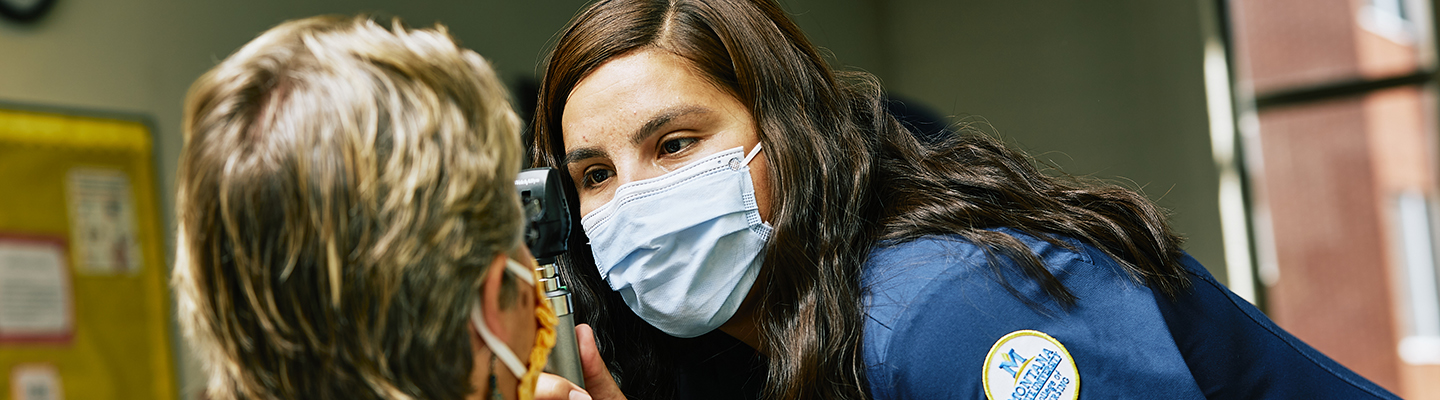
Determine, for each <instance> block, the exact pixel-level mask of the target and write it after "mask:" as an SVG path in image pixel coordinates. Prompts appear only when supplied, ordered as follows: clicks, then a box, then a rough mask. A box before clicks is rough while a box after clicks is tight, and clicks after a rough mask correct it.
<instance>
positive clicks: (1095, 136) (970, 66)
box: [0, 0, 1224, 398]
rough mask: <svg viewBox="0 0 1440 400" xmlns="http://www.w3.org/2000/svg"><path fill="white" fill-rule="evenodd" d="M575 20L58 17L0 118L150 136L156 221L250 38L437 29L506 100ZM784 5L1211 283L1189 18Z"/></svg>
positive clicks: (3, 90) (479, 9)
mask: <svg viewBox="0 0 1440 400" xmlns="http://www.w3.org/2000/svg"><path fill="white" fill-rule="evenodd" d="M582 3H583V2H581V1H576V0H565V1H555V0H545V1H495V0H491V1H479V0H470V1H458V0H457V1H449V2H438V1H400V0H395V1H380V0H365V1H344V0H325V1H319V0H311V1H288V0H250V1H239V0H230V1H223V0H205V1H182V0H133V1H113V0H60V1H59V3H58V4H57V5H56V7H55V9H54V10H53V12H52V14H51V15H49V16H48V17H47V18H46V19H45V20H43V21H41V22H39V23H38V24H36V25H33V26H17V25H15V24H14V23H11V22H6V21H0V102H5V103H19V104H26V105H37V106H46V107H62V108H80V109H91V110H101V111H111V112H114V111H118V112H126V113H135V114H141V115H145V116H148V117H149V118H151V119H152V120H153V121H154V125H155V128H156V139H157V140H156V153H157V155H156V157H157V160H156V161H157V162H156V165H157V166H158V169H159V171H158V174H159V175H160V176H159V178H160V182H161V183H162V190H163V193H162V194H161V197H162V198H163V199H164V200H165V203H164V207H165V210H164V214H165V215H166V216H167V218H169V215H170V214H172V213H173V204H172V202H173V199H172V197H173V196H171V195H170V193H173V188H174V175H175V163H176V157H177V153H178V150H179V147H180V135H179V125H180V112H181V104H182V102H183V99H184V95H185V90H186V89H187V88H188V87H189V85H190V82H191V81H193V80H194V79H195V78H196V77H198V76H199V75H200V74H201V73H203V72H204V71H205V70H206V69H208V68H209V67H211V66H212V65H214V63H215V62H216V61H218V60H220V59H223V58H224V57H225V56H226V55H228V54H229V53H230V52H232V51H234V50H235V49H236V48H238V47H239V46H241V45H243V44H244V43H245V42H246V41H248V40H249V39H251V38H253V37H254V36H255V35H256V34H258V33H259V32H261V31H263V30H264V29H266V28H268V27H270V26H273V25H275V24H277V23H279V22H281V21H284V20H286V19H291V18H298V17H304V16H310V15H315V14H322V13H356V12H375V13H378V14H380V15H398V16H401V17H404V18H405V20H406V21H407V22H408V23H409V24H410V25H412V26H421V25H429V24H431V23H433V22H436V21H440V22H444V23H445V24H447V25H449V26H450V28H451V31H452V33H453V34H454V35H455V36H456V37H457V38H459V39H460V40H461V41H462V43H463V44H464V45H466V46H467V47H470V48H473V49H476V50H477V51H479V52H480V53H481V54H483V55H485V56H486V57H487V58H490V59H491V61H492V62H493V63H494V64H495V66H496V67H497V69H499V70H500V72H501V75H502V78H504V79H505V80H506V81H507V82H512V83H513V82H515V81H516V80H518V79H520V78H524V77H530V76H533V75H534V71H535V70H536V69H537V68H538V67H537V66H538V63H539V62H540V60H541V57H542V56H543V49H544V48H545V45H546V44H547V42H548V41H549V40H550V39H551V37H552V35H554V34H555V32H556V31H557V30H559V29H560V28H561V27H562V26H563V25H564V24H565V22H566V21H567V20H568V19H569V17H570V16H571V15H572V14H573V13H574V12H575V11H576V10H578V9H579V8H580V4H582ZM782 3H784V4H785V5H786V7H787V9H788V10H789V11H790V12H791V14H792V15H793V16H794V18H795V19H796V20H797V22H798V23H799V24H800V25H801V27H802V28H804V29H805V30H806V32H807V33H808V34H809V35H811V38H812V40H813V41H814V42H815V43H816V44H818V45H821V46H823V47H825V48H827V49H829V50H830V52H831V53H833V55H834V57H835V60H837V61H838V62H839V63H840V64H845V65H850V66H853V67H856V68H860V69H864V70H867V71H870V72H872V73H875V74H876V75H878V76H879V77H881V78H882V79H883V80H884V81H885V83H886V84H887V85H888V86H889V87H890V88H891V89H892V91H893V92H895V93H897V94H900V95H904V96H908V97H911V98H914V99H918V100H920V101H922V102H925V103H928V104H929V105H931V106H933V107H934V108H936V109H937V110H938V111H939V112H941V113H942V114H946V115H959V116H964V115H979V116H983V117H985V118H987V119H988V120H989V121H990V122H991V124H993V125H994V126H995V127H996V129H997V130H998V131H999V132H1000V133H1001V134H1002V135H1005V136H1006V137H1008V138H1011V139H1012V141H1018V142H1019V143H1021V144H1022V145H1023V146H1024V147H1025V148H1027V149H1029V150H1031V151H1033V152H1035V154H1036V155H1038V156H1039V158H1040V159H1042V160H1048V161H1053V162H1055V163H1058V164H1059V165H1061V166H1063V167H1064V168H1065V169H1066V170H1067V171H1068V172H1072V173H1077V174H1096V175H1098V176H1101V177H1109V178H1120V177H1123V178H1124V179H1125V180H1127V181H1133V184H1134V185H1138V186H1141V187H1144V189H1145V191H1146V193H1147V194H1148V195H1149V196H1150V197H1151V198H1152V199H1157V200H1159V201H1160V203H1161V204H1162V205H1164V206H1166V207H1169V208H1170V209H1171V210H1173V211H1174V212H1175V223H1176V226H1177V228H1178V229H1179V230H1180V231H1181V232H1183V233H1185V234H1187V235H1188V236H1189V237H1190V238H1191V239H1190V244H1189V249H1190V251H1191V252H1192V254H1194V255H1195V256H1196V257H1197V258H1199V259H1200V260H1201V261H1202V262H1204V263H1205V264H1206V265H1207V266H1208V267H1210V268H1211V270H1212V271H1215V272H1216V273H1217V274H1222V273H1223V271H1224V265H1223V263H1222V260H1223V257H1222V250H1221V248H1220V233H1219V232H1220V228H1219V217H1218V211H1217V209H1218V206H1217V205H1216V189H1215V185H1216V184H1215V181H1216V173H1215V171H1214V167H1213V164H1212V162H1211V161H1210V153H1209V148H1210V147H1209V142H1208V133H1207V130H1206V129H1207V127H1206V122H1205V121H1206V117H1205V103H1204V101H1205V99H1204V92H1203V90H1202V81H1201V80H1202V77H1201V71H1200V56H1201V54H1200V45H1201V42H1200V40H1201V38H1200V28H1199V26H1198V24H1199V17H1198V15H1197V13H1198V9H1197V8H1196V6H1195V4H1194V3H1193V2H1154V1H1146V0H1124V1H1114V2H1098V3H1096V2H1054V1H1040V0H1019V1H1003V2H1002V1H992V2H953V1H938V0H894V1H883V0H836V1H820V0H783V1H782ZM171 222H172V221H170V220H168V219H167V220H166V221H165V223H166V226H172V225H171ZM168 240H173V238H171V239H168ZM178 354H180V357H181V358H182V359H185V360H187V361H185V362H182V363H181V365H182V367H181V373H180V380H181V385H182V387H183V389H182V395H183V397H184V398H192V396H193V395H194V394H195V393H197V390H196V389H198V387H199V386H200V385H201V383H202V382H200V381H199V380H198V376H197V373H196V370H195V369H194V364H193V362H191V361H188V357H186V356H185V355H186V354H188V353H186V352H184V351H183V349H182V350H181V351H179V352H178Z"/></svg>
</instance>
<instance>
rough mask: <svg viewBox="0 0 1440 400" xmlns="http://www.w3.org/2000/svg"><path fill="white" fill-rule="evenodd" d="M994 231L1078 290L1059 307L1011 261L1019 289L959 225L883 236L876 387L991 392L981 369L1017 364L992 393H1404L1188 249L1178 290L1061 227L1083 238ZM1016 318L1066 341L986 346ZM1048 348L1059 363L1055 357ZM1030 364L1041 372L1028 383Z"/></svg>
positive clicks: (875, 307)
mask: <svg viewBox="0 0 1440 400" xmlns="http://www.w3.org/2000/svg"><path fill="white" fill-rule="evenodd" d="M997 231H999V232H1003V233H1008V234H1010V235H1012V236H1014V237H1015V238H1017V239H1019V240H1020V241H1021V242H1023V243H1025V244H1026V245H1027V246H1029V247H1030V248H1031V249H1032V250H1034V251H1035V253H1036V255H1037V256H1038V257H1040V260H1041V261H1042V262H1043V263H1044V265H1045V266H1046V268H1048V269H1049V270H1050V272H1051V273H1052V274H1054V275H1055V277H1056V278H1058V279H1059V280H1060V282H1061V283H1063V284H1064V285H1065V287H1066V288H1068V289H1069V290H1070V291H1071V292H1072V293H1074V294H1075V295H1076V296H1077V297H1078V300H1077V302H1076V303H1075V304H1074V305H1073V306H1071V307H1069V308H1062V307H1061V306H1060V305H1059V304H1058V303H1057V302H1055V301H1054V300H1053V299H1051V298H1050V297H1049V296H1047V295H1045V293H1044V291H1043V290H1041V288H1040V286H1039V285H1038V284H1036V283H1034V282H1033V281H1032V280H1031V279H1028V278H1024V277H1022V276H1021V275H1019V272H1018V269H1016V268H1011V266H1009V265H1005V266H1002V268H1001V270H1002V271H1009V272H1006V273H1004V274H1003V279H1005V281H1007V282H1009V283H1010V284H1011V285H1012V286H1013V287H1014V288H1015V289H1016V290H1017V291H1018V293H1016V294H1012V293H1011V292H1009V291H1007V290H1005V288H1004V287H1003V286H1001V285H1000V284H999V283H998V282H999V279H1002V278H1001V277H1000V276H997V274H996V272H994V269H992V268H991V267H990V266H989V263H990V262H991V261H990V259H989V258H988V257H987V256H986V254H985V251H984V250H982V249H981V248H980V247H979V246H976V245H974V244H972V243H970V242H968V241H966V240H964V239H963V238H960V237H958V236H936V237H929V238H925V239H921V240H915V241H911V242H906V243H903V244H897V245H889V246H881V247H880V248H877V249H876V250H875V251H874V252H873V253H872V254H871V259H870V261H869V262H868V264H867V265H866V268H865V274H864V277H863V283H864V285H865V287H866V293H865V300H866V302H867V311H866V316H867V318H866V321H865V343H864V346H865V349H864V352H865V353H864V357H865V364H866V367H867V378H868V379H869V382H870V389H871V394H872V395H873V397H874V398H875V399H877V400H879V399H985V398H986V396H985V391H986V390H987V389H986V387H985V383H984V382H983V380H984V379H983V376H986V373H987V372H986V370H992V371H990V372H988V373H989V374H990V376H999V377H1009V376H1013V377H1014V378H1013V382H1014V385H1015V387H1016V388H1017V389H1010V388H1008V387H1006V388H998V387H999V386H1004V385H1008V384H1011V383H1010V382H1011V381H1010V380H1007V378H1001V380H1002V381H1004V382H1002V383H1003V384H1001V385H992V386H997V388H998V389H997V388H992V389H993V390H995V391H996V392H997V393H998V394H997V395H996V397H995V398H996V399H1010V398H1012V397H1013V398H1017V399H1029V398H1035V399H1041V398H1046V397H1047V396H1049V398H1060V399H1067V398H1068V397H1063V396H1056V395H1057V394H1059V393H1061V392H1059V391H1058V390H1063V389H1064V388H1065V387H1066V385H1067V384H1069V385H1072V386H1073V385H1076V384H1078V386H1079V396H1080V397H1079V398H1080V399H1121V398H1152V399H1201V398H1211V399H1287V398H1295V399H1307V400H1317V399H1373V398H1382V399H1395V398H1398V397H1396V396H1395V395H1394V394H1391V393H1390V392H1387V391H1385V389H1383V388H1381V387H1380V386H1378V385H1376V384H1374V383H1372V382H1370V381H1369V380H1366V379H1365V378H1362V377H1360V376H1359V375H1356V374H1355V373H1354V372H1351V371H1350V370H1349V369H1346V368H1345V367H1343V366H1341V365H1340V364H1338V363H1336V362H1334V361H1333V360H1331V359H1330V358H1329V357H1326V356H1325V355H1323V354H1320V352H1318V351H1316V350H1315V349H1313V348H1311V347H1310V346H1308V345H1306V344H1305V343H1303V342H1301V341H1300V340H1299V339H1296V338H1295V337H1294V336H1292V335H1290V334H1289V333H1287V332H1285V331H1284V330H1282V329H1280V327H1278V326H1276V325H1275V324H1274V323H1273V322H1271V321H1270V319H1269V318H1267V317H1265V315H1263V314H1261V313H1260V311H1259V310H1257V309H1255V307H1254V306H1252V305H1251V304H1250V303H1248V302H1246V301H1245V300H1243V299H1240V298H1239V297H1237V296H1236V295H1235V294H1234V293H1231V292H1230V291H1229V290H1228V289H1226V288H1225V287H1224V286H1222V285H1221V284H1220V283H1219V282H1216V281H1215V279H1214V278H1213V277H1212V276H1210V274H1209V272H1207V271H1206V270H1205V268H1204V267H1203V266H1201V265H1200V264H1199V263H1198V262H1196V261H1195V260H1194V259H1193V258H1191V257H1189V256H1188V255H1187V256H1186V257H1185V259H1184V261H1183V262H1184V265H1185V268H1186V269H1187V270H1188V272H1189V274H1190V281H1191V286H1192V287H1191V288H1190V290H1189V291H1187V292H1186V293H1184V294H1182V295H1180V296H1179V297H1178V298H1174V299H1171V298H1170V297H1168V296H1165V295H1164V294H1162V293H1159V292H1155V291H1151V290H1150V289H1149V288H1148V287H1146V286H1144V285H1141V284H1138V283H1136V282H1135V281H1134V280H1132V279H1131V278H1130V276H1129V275H1127V274H1126V272H1125V271H1124V270H1123V269H1122V268H1121V267H1120V266H1119V265H1118V264H1116V263H1115V262H1114V261H1113V260H1112V259H1110V258H1109V257H1108V256H1106V255H1105V254H1104V253H1103V252H1101V251H1100V250H1098V249H1096V248H1094V247H1091V246H1089V245H1084V244H1082V243H1080V242H1079V241H1076V240H1071V239H1062V240H1064V241H1065V242H1066V243H1069V244H1071V245H1072V246H1073V247H1074V248H1075V249H1076V250H1078V251H1076V250H1071V249H1067V248H1065V247H1063V246H1056V245H1053V244H1050V243H1048V242H1046V241H1044V240H1040V239H1038V238H1035V237H1033V236H1029V235H1026V234H1024V233H1021V232H1019V231H1016V230H1012V229H998V230H997ZM996 262H1001V263H1008V262H1009V261H1008V260H1006V259H1004V258H1002V257H998V256H997V258H996ZM1017 294H1018V295H1019V296H1020V297H1023V298H1026V299H1029V300H1031V301H1033V302H1034V303H1035V304H1038V307H1035V306H1027V305H1026V304H1025V302H1023V301H1021V300H1020V297H1017ZM1018 331H1038V332H1041V333H1043V334H1045V335H1048V336H1049V337H1050V338H1053V339H1054V340H1055V341H1057V342H1058V343H1059V345H1060V346H1052V347H1048V348H1049V349H1055V350H1054V351H1053V352H1052V351H1050V350H1035V349H1028V350H1027V349H1024V348H1022V350H1021V351H1018V352H1011V351H1007V350H1006V349H1000V350H999V351H996V352H994V353H995V354H994V355H993V356H992V355H991V353H992V351H991V350H992V346H994V347H996V348H999V347H1001V346H997V342H998V341H1000V340H1001V339H1002V338H1009V337H1014V335H1011V334H1012V333H1015V332H1018ZM1007 335H1011V336H1007ZM1007 343H1009V342H1007ZM1036 343H1041V344H1044V343H1043V342H1036ZM1007 346H1008V345H1007ZM1047 346H1048V345H1047ZM1062 347H1063V351H1062V350H1060V348H1062ZM1042 352H1043V353H1044V354H1043V355H1042V354H1041V353H1042ZM1025 361H1030V362H1029V363H1025ZM1042 361H1054V362H1053V363H1049V364H1048V366H1049V369H1046V368H1045V366H1046V365H1047V363H1046V362H1042ZM987 362H988V364H987ZM1066 362H1072V363H1073V364H1072V365H1073V368H1074V370H1073V371H1074V373H1078V379H1075V381H1078V382H1072V381H1071V380H1070V379H1068V378H1065V379H1063V380H1062V377H1061V376H1062V375H1064V373H1062V372H1059V371H1057V370H1056V368H1057V367H1056V366H1057V365H1060V366H1061V367H1059V368H1062V369H1063V368H1064V367H1063V365H1065V363H1066ZM1028 364H1035V365H1033V366H1029V368H1028V369H1026V367H1025V366H1026V365H1028ZM1027 371H1028V372H1027ZM1036 371H1039V373H1038V375H1037V372H1036ZM1035 376H1040V377H1041V379H1040V380H1038V381H1036V382H1031V381H1032V380H1033V379H1030V378H1032V377H1035ZM1046 377H1049V378H1048V379H1049V381H1048V384H1047V382H1046V381H1045V380H1044V379H1047V378H1046ZM994 379H996V378H992V379H991V382H1000V381H996V380H994ZM1032 383H1033V384H1034V385H1035V386H1025V385H1030V384H1032ZM1022 386H1024V387H1022Z"/></svg>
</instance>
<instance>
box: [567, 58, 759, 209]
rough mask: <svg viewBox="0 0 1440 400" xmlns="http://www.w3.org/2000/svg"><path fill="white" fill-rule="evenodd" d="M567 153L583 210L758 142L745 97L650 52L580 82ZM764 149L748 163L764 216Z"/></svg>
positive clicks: (570, 113) (572, 102)
mask: <svg viewBox="0 0 1440 400" xmlns="http://www.w3.org/2000/svg"><path fill="white" fill-rule="evenodd" d="M560 125H561V129H562V130H563V132H564V142H565V156H564V159H563V160H562V161H561V163H562V164H563V165H564V168H566V169H567V170H568V173H569V174H570V177H571V179H574V182H575V186H576V192H578V193H579V195H580V213H581V215H589V214H590V212H591V211H594V210H595V209H596V208H599V207H600V206H602V205H604V204H605V203H607V202H609V201H610V199H611V198H612V197H614V195H615V189H616V188H618V187H620V186H621V185H624V184H626V183H630V182H634V181H638V180H643V179H648V178H654V177H657V176H660V175H662V174H664V173H666V172H668V171H674V170H676V169H678V168H680V167H683V166H685V165H687V164H689V163H690V162H692V161H695V160H699V159H701V158H704V157H705V156H708V155H711V154H715V153H718V152H720V151H724V150H729V149H733V148H736V147H741V146H743V147H744V148H745V151H746V152H747V153H748V152H749V151H750V150H751V149H753V148H754V146H755V145H756V144H758V143H759V142H760V139H759V136H758V135H757V133H756V129H755V121H754V119H753V118H751V116H750V112H749V110H748V109H746V108H745V105H743V104H741V103H740V101H739V100H736V99H735V97H733V96H731V95H730V94H729V93H727V92H725V91H723V90H721V89H719V88H717V87H716V86H714V85H712V84H711V83H710V82H709V81H707V80H705V78H703V77H702V76H701V75H699V74H698V73H696V72H695V71H693V70H691V68H690V67H689V64H688V61H687V60H685V59H684V58H681V57H679V56H676V55H674V54H671V53H668V52H665V51H663V50H654V49H646V50H640V51H636V52H632V53H629V54H626V55H623V56H620V57H616V58H614V59H612V60H610V61H608V62H606V63H605V64H602V65H601V66H600V68H597V69H596V70H595V71H594V72H592V73H591V74H590V75H589V76H587V77H585V79H582V80H580V82H579V83H578V84H577V85H575V89H574V90H573V91H571V92H570V97H569V99H568V100H567V101H566V102H565V110H564V111H563V114H562V115H561V121H560ZM765 152H766V151H765V150H761V154H760V155H758V156H756V157H755V159H754V160H752V161H751V162H750V168H751V171H752V172H751V174H750V176H751V178H752V179H753V180H754V184H755V197H756V200H757V201H756V203H757V204H756V205H757V206H759V209H760V216H761V218H763V219H764V220H767V221H768V220H769V219H770V185H769V179H768V175H767V174H766V171H767V164H766V161H765V160H766V157H765V154H764V153H765Z"/></svg>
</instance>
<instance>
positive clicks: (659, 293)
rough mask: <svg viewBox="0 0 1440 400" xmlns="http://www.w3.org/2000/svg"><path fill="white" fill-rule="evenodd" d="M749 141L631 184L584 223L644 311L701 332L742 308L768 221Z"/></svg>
mask: <svg viewBox="0 0 1440 400" xmlns="http://www.w3.org/2000/svg"><path fill="white" fill-rule="evenodd" d="M759 152H760V145H759V144H756V145H755V148H754V150H752V151H751V152H750V154H748V155H746V154H745V150H744V147H737V148H734V149H730V150H726V151H722V152H719V153H716V154H714V155H711V156H709V157H706V158H704V159H701V160H699V161H696V162H694V163H691V164H690V165H686V166H684V167H681V168H679V169H676V170H674V171H671V172H668V173H665V174H664V175H661V176H658V177H655V178H651V179H646V180H640V181H635V182H630V183H627V184H625V185H622V186H620V187H619V188H617V189H616V190H615V197H614V198H613V199H611V200H610V202H609V203H606V204H605V205H602V206H600V207H599V208H597V209H596V210H595V211H593V212H591V213H590V214H589V215H586V216H585V217H584V218H583V219H581V220H580V224H581V225H583V226H584V228H585V234H586V235H587V236H589V237H590V247H591V250H592V251H593V252H594V254H595V264H596V266H597V267H599V270H600V275H601V276H603V277H604V278H605V281H606V282H608V283H609V284H610V288H611V289H612V290H615V291H616V292H619V293H620V296H621V297H622V298H623V299H624V300H625V304H626V305H628V306H630V309H631V310H633V311H635V314H636V315H639V316H640V318H642V319H644V320H645V321H646V322H649V323H650V325H653V326H655V327H656V328H659V329H660V330H661V331H664V332H665V333H667V334H670V335H671V336H676V337H695V336H700V335H702V334H705V333H707V332H710V331H712V330H715V328H718V327H720V325H722V324H724V323H725V321H728V320H729V319H730V317H732V316H734V315H735V311H736V310H737V309H739V307H740V303H741V302H742V301H744V300H745V296H746V295H747V294H748V293H749V292H750V287H751V286H752V285H754V283H755V277H756V276H757V275H758V274H759V271H760V262H761V259H762V257H761V254H763V253H764V249H765V242H766V241H767V240H769V238H770V232H771V230H772V228H771V227H770V224H767V223H765V222H764V221H761V219H760V210H759V208H758V207H757V206H756V202H755V187H754V183H753V181H752V180H751V177H750V167H749V164H750V160H752V159H754V157H755V155H756V154H759Z"/></svg>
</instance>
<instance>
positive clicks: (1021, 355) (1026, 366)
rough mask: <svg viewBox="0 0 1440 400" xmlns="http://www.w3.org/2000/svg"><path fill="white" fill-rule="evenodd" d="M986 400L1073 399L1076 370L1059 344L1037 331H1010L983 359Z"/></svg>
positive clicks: (1077, 384)
mask: <svg viewBox="0 0 1440 400" xmlns="http://www.w3.org/2000/svg"><path fill="white" fill-rule="evenodd" d="M982 377H983V379H984V382H985V398H987V399H989V400H1075V399H1076V398H1078V397H1080V371H1079V370H1078V369H1076V368H1075V360H1074V359H1073V358H1071V357H1070V352H1069V351H1067V350H1065V346H1064V345H1061V344H1060V341H1058V340H1055V338H1053V337H1050V335H1047V334H1045V333H1044V332H1040V331H1033V330H1019V331H1015V332H1010V333H1009V334H1007V335H1005V336H1004V337H1001V338H1000V340H998V341H996V342H995V345H994V346H991V347H990V353H989V355H987V356H985V371H984V372H983V375H982Z"/></svg>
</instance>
